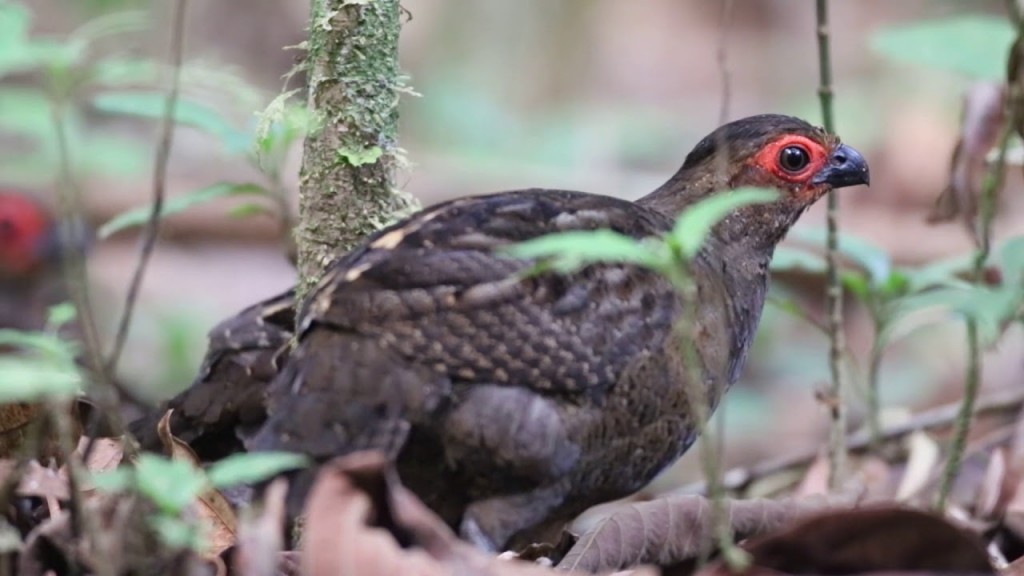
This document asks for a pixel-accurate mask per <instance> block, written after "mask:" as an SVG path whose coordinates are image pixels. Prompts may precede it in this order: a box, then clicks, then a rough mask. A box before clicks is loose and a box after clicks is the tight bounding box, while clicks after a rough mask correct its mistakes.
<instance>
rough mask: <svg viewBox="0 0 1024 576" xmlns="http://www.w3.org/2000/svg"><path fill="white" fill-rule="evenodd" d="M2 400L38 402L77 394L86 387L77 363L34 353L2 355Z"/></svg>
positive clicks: (1, 401)
mask: <svg viewBox="0 0 1024 576" xmlns="http://www.w3.org/2000/svg"><path fill="white" fill-rule="evenodd" d="M0 382H3V386H0V403H7V402H34V401H37V400H42V399H44V398H61V397H68V396H74V395H76V394H78V393H79V392H80V391H81V389H82V384H83V379H82V375H81V374H80V373H79V371H78V370H77V369H76V368H75V365H74V364H67V363H63V362H54V361H53V360H52V359H49V358H39V357H34V356H5V357H2V358H0Z"/></svg>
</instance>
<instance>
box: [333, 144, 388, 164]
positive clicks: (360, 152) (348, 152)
mask: <svg viewBox="0 0 1024 576" xmlns="http://www.w3.org/2000/svg"><path fill="white" fill-rule="evenodd" d="M383 154H384V150H382V149H381V147H380V146H371V147H369V148H341V149H340V150H338V156H341V157H342V158H344V159H345V161H346V162H348V163H349V164H351V165H352V166H362V165H364V164H373V163H374V162H376V161H377V160H379V159H380V157H381V156H382V155H383Z"/></svg>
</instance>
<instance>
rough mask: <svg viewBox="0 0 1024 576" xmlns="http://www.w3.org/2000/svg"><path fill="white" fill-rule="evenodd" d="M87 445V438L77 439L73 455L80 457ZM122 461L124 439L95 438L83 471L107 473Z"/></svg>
mask: <svg viewBox="0 0 1024 576" xmlns="http://www.w3.org/2000/svg"><path fill="white" fill-rule="evenodd" d="M88 445H89V438H88V437H86V436H82V437H81V438H79V439H78V447H77V448H75V453H76V454H78V455H79V456H81V455H82V454H84V453H85V448H86V446H88ZM122 460H124V439H123V438H96V440H95V441H94V442H93V446H92V452H91V453H90V454H89V460H88V461H87V462H86V463H85V469H86V470H88V471H89V472H94V473H95V472H109V471H110V470H113V469H115V468H117V467H118V466H120V465H121V461H122Z"/></svg>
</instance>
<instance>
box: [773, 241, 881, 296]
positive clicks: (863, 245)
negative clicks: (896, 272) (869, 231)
mask: <svg viewBox="0 0 1024 576" xmlns="http://www.w3.org/2000/svg"><path fill="white" fill-rule="evenodd" d="M791 236H793V237H794V238H796V239H799V240H802V241H804V242H809V243H812V244H818V245H821V246H824V245H825V241H826V239H827V237H828V233H827V232H826V230H825V229H824V228H797V229H796V230H793V231H792V232H791ZM838 249H839V253H840V254H842V255H843V256H846V257H847V258H849V259H850V260H852V261H853V262H854V263H855V264H857V265H858V266H860V267H861V268H862V269H863V270H864V271H865V272H867V273H868V276H869V277H870V278H871V283H872V284H874V285H875V286H882V285H884V284H885V283H886V282H888V280H889V274H891V273H892V259H891V258H889V255H888V254H887V253H886V252H885V250H882V249H881V248H880V247H878V246H876V245H874V244H872V243H871V242H868V241H867V240H865V239H864V238H860V237H859V236H854V235H852V234H848V233H845V232H844V233H842V234H840V235H839V246H838Z"/></svg>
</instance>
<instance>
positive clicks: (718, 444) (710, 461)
mask: <svg viewBox="0 0 1024 576" xmlns="http://www.w3.org/2000/svg"><path fill="white" fill-rule="evenodd" d="M720 5H721V12H720V22H719V35H718V49H717V51H716V60H717V62H718V70H719V74H720V76H721V84H722V99H721V104H720V107H719V117H718V123H719V125H723V124H725V123H726V122H728V121H729V108H730V104H731V100H732V84H731V74H730V71H729V58H728V56H729V25H730V20H731V19H732V0H723V1H722V2H721V4H720ZM717 144H718V146H719V149H720V150H726V147H727V146H728V143H727V142H724V141H719V142H718V143H717ZM716 161H717V163H716V169H717V170H718V171H719V172H720V173H722V174H724V173H725V172H726V170H727V169H728V166H727V165H726V164H727V154H719V155H718V156H717V157H716ZM687 291H688V292H690V293H691V296H692V297H693V298H696V294H695V292H696V290H695V287H694V284H693V280H692V279H689V282H688V283H687ZM686 301H689V302H695V301H696V300H695V299H692V300H686ZM689 328H690V330H688V331H687V333H686V334H684V338H686V337H691V338H692V337H694V333H693V330H692V328H693V326H692V325H691V326H689ZM684 341H685V340H684ZM686 348H687V351H688V352H690V354H689V357H688V358H687V361H688V362H687V365H688V366H695V367H697V366H700V362H699V359H698V358H697V357H696V356H697V355H696V349H695V348H693V347H691V346H686ZM699 371H700V369H699V368H696V372H697V373H696V374H693V377H691V378H690V381H691V383H698V384H697V385H696V386H693V388H695V389H697V390H699V392H698V395H697V398H698V401H697V402H696V403H695V404H694V405H695V406H699V408H698V409H696V412H697V414H696V416H697V421H698V422H699V423H700V424H699V427H698V428H699V429H698V432H699V433H700V434H701V435H703V436H704V438H705V441H704V442H703V443H701V446H700V454H701V462H702V464H703V467H704V477H705V480H706V482H707V484H708V493H709V498H710V500H711V525H712V527H713V529H714V539H715V541H716V542H717V544H718V548H719V549H720V550H721V552H722V557H723V558H724V559H725V562H726V563H727V564H728V565H729V567H730V568H732V569H733V570H742V569H744V568H746V567H747V566H748V565H749V564H750V558H749V557H748V556H747V555H746V553H744V552H743V551H742V550H740V549H739V548H738V547H737V546H736V543H735V541H734V536H733V531H732V525H731V523H730V521H729V515H728V511H727V510H726V503H725V490H724V489H723V488H722V459H723V456H722V455H723V453H724V452H725V443H724V438H725V406H724V405H722V406H720V407H719V413H718V420H717V429H716V430H715V435H714V436H715V437H714V438H708V437H707V434H706V433H707V432H708V430H707V422H708V419H709V418H710V417H711V414H710V411H709V410H708V408H707V404H706V400H707V398H706V394H705V393H704V392H705V391H704V388H703V386H701V385H700V384H699V383H700V382H702V378H700V375H699ZM691 372H693V371H691ZM710 543H711V542H710V541H709V542H708V544H710ZM709 553H710V549H709V548H708V547H702V550H701V554H700V556H699V560H700V565H703V563H704V562H705V561H706V559H707V557H708V554H709Z"/></svg>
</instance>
